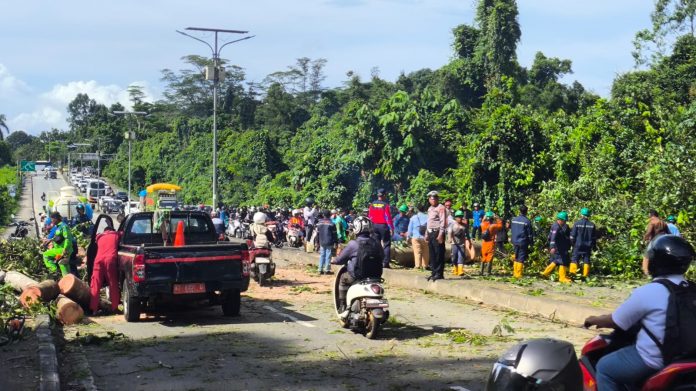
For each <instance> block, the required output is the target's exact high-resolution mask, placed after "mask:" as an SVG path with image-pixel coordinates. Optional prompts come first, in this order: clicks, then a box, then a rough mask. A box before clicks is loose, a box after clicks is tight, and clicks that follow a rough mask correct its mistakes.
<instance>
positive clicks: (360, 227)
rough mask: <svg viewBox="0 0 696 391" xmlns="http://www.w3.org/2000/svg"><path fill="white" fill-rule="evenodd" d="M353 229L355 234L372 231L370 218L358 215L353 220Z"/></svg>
mask: <svg viewBox="0 0 696 391" xmlns="http://www.w3.org/2000/svg"><path fill="white" fill-rule="evenodd" d="M353 231H354V232H355V234H356V235H360V234H365V233H368V234H369V233H370V232H371V231H372V220H370V219H368V218H367V217H365V216H359V217H358V218H356V219H355V220H354V221H353Z"/></svg>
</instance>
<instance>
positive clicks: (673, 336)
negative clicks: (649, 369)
mask: <svg viewBox="0 0 696 391" xmlns="http://www.w3.org/2000/svg"><path fill="white" fill-rule="evenodd" d="M654 282H656V283H658V284H662V285H663V286H664V287H665V288H667V289H668V290H669V301H668V304H667V319H666V322H665V341H664V344H661V343H660V341H659V340H658V339H657V338H656V337H655V335H654V334H653V333H651V332H650V330H648V329H647V328H645V327H643V329H644V330H645V332H646V333H647V334H648V336H649V337H650V338H651V339H652V340H653V342H655V344H656V345H657V347H659V348H660V352H661V353H662V359H663V361H664V364H665V366H667V365H669V364H671V363H673V362H675V361H679V360H684V359H693V358H695V357H696V332H694V330H696V284H694V283H693V282H687V283H684V284H681V285H677V284H674V283H673V282H671V281H669V280H665V279H660V280H656V281H654Z"/></svg>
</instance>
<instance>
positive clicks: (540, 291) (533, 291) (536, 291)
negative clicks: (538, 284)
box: [525, 288, 544, 296]
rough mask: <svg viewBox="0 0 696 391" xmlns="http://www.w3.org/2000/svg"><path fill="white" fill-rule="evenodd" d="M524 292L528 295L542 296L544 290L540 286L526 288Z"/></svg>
mask: <svg viewBox="0 0 696 391" xmlns="http://www.w3.org/2000/svg"><path fill="white" fill-rule="evenodd" d="M525 293H526V294H528V295H530V296H543V295H544V290H543V289H542V288H537V289H528V290H527V291H526V292H525Z"/></svg>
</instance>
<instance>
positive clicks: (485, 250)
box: [481, 210, 503, 276]
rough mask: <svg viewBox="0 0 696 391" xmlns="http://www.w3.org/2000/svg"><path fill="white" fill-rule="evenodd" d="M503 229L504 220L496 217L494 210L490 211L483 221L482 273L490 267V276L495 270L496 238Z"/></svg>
mask: <svg viewBox="0 0 696 391" xmlns="http://www.w3.org/2000/svg"><path fill="white" fill-rule="evenodd" d="M501 229H503V221H502V220H500V219H498V218H496V217H495V214H494V213H493V211H490V210H489V211H488V212H486V214H485V215H484V218H483V221H482V222H481V240H482V243H481V275H483V272H484V269H486V268H487V269H488V275H489V276H490V275H491V273H492V271H493V255H494V254H495V238H496V237H497V235H498V231H500V230H501Z"/></svg>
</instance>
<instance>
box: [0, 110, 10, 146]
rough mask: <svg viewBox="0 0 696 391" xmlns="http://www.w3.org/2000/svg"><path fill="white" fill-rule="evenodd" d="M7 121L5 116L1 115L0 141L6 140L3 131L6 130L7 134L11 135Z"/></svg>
mask: <svg viewBox="0 0 696 391" xmlns="http://www.w3.org/2000/svg"><path fill="white" fill-rule="evenodd" d="M6 121H7V119H6V118H5V114H0V141H2V140H4V137H3V135H2V130H3V129H5V132H7V134H10V128H8V127H7V122H6Z"/></svg>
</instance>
